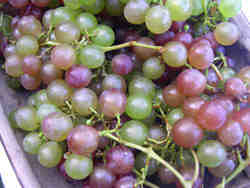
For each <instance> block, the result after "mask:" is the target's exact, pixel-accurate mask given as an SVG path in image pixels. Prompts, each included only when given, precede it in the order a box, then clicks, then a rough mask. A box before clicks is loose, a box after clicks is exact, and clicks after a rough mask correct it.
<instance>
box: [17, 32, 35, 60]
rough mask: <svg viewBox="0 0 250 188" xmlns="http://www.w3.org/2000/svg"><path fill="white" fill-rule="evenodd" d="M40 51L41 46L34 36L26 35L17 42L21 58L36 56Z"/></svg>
mask: <svg viewBox="0 0 250 188" xmlns="http://www.w3.org/2000/svg"><path fill="white" fill-rule="evenodd" d="M38 50H39V44H38V41H37V39H36V38H35V37H33V36H32V35H24V36H22V37H20V38H19V39H18V40H17V42H16V51H17V54H18V55H20V56H23V57H24V56H28V55H35V54H36V53H37V52H38Z"/></svg>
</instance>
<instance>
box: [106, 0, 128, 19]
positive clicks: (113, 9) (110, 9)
mask: <svg viewBox="0 0 250 188" xmlns="http://www.w3.org/2000/svg"><path fill="white" fill-rule="evenodd" d="M105 3H106V4H105V7H106V11H107V13H108V14H109V15H110V16H121V15H122V14H123V8H124V5H123V4H122V2H121V1H120V0H107V1H106V2H105Z"/></svg>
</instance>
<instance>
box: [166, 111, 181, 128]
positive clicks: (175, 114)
mask: <svg viewBox="0 0 250 188" xmlns="http://www.w3.org/2000/svg"><path fill="white" fill-rule="evenodd" d="M183 117H184V113H183V111H182V110H181V109H180V108H175V109H173V110H171V111H170V112H169V113H168V114H167V121H168V123H169V124H170V125H174V124H175V123H176V122H177V121H179V120H181V119H182V118H183Z"/></svg>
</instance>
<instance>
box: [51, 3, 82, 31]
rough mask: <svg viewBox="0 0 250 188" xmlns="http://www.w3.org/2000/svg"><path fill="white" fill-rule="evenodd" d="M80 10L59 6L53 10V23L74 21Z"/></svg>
mask: <svg viewBox="0 0 250 188" xmlns="http://www.w3.org/2000/svg"><path fill="white" fill-rule="evenodd" d="M77 14H78V11H75V10H72V9H70V8H68V7H59V8H56V9H55V10H53V15H52V19H51V21H52V25H54V26H57V25H59V24H61V23H63V22H66V21H71V22H74V21H75V18H76V16H77Z"/></svg>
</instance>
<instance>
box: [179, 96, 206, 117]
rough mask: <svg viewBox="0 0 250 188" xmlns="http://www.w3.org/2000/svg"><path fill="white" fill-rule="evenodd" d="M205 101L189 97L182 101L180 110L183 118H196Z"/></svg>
mask: <svg viewBox="0 0 250 188" xmlns="http://www.w3.org/2000/svg"><path fill="white" fill-rule="evenodd" d="M204 103H205V100H204V99H203V98H201V97H190V98H187V99H186V100H185V101H184V104H183V106H182V110H183V112H184V114H185V116H190V117H196V116H197V115H198V113H199V110H200V108H201V106H202V105H203V104H204Z"/></svg>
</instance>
